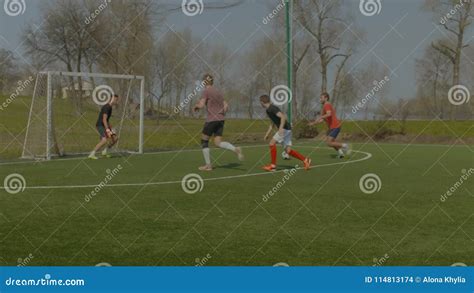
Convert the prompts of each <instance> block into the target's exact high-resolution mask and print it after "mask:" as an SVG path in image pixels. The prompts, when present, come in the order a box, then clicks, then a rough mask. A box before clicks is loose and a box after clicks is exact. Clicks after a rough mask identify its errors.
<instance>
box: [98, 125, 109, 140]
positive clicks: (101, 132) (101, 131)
mask: <svg viewBox="0 0 474 293" xmlns="http://www.w3.org/2000/svg"><path fill="white" fill-rule="evenodd" d="M96 127H97V132H99V135H100V138H107V132H106V131H105V127H104V126H102V125H97V126H96Z"/></svg>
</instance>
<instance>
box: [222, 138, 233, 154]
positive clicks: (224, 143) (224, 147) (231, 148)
mask: <svg viewBox="0 0 474 293" xmlns="http://www.w3.org/2000/svg"><path fill="white" fill-rule="evenodd" d="M219 147H220V148H222V149H226V150H229V151H233V152H235V146H233V145H232V144H230V143H228V142H227V141H223V142H221V143H220V144H219Z"/></svg>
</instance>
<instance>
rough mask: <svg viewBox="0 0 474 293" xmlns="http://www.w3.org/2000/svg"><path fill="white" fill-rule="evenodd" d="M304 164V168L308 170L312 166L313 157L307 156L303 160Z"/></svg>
mask: <svg viewBox="0 0 474 293" xmlns="http://www.w3.org/2000/svg"><path fill="white" fill-rule="evenodd" d="M303 164H304V169H305V170H306V171H308V170H309V169H310V168H311V159H310V158H306V159H305V160H304V161H303Z"/></svg>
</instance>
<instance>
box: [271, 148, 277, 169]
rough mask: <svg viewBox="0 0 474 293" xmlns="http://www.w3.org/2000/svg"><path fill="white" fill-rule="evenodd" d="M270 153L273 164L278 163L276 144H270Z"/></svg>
mask: <svg viewBox="0 0 474 293" xmlns="http://www.w3.org/2000/svg"><path fill="white" fill-rule="evenodd" d="M270 155H271V157H272V164H273V165H276V162H277V147H276V145H271V146H270Z"/></svg>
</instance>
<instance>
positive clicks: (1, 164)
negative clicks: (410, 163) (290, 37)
mask: <svg viewBox="0 0 474 293" xmlns="http://www.w3.org/2000/svg"><path fill="white" fill-rule="evenodd" d="M316 142H319V140H315V141H309V142H302V143H299V144H297V145H295V146H296V147H298V146H300V147H309V146H305V145H304V144H311V143H316ZM359 144H363V143H353V145H359ZM364 145H366V144H364ZM379 145H393V146H406V144H404V143H388V142H387V143H379ZM265 146H268V144H263V145H251V146H242V148H244V149H250V148H258V147H265ZM410 147H467V146H466V145H449V144H410ZM314 148H316V149H324V148H323V147H314ZM200 151H201V149H188V150H180V152H182V153H186V152H200ZM169 153H176V151H172V150H171V151H157V152H148V153H143V154H131V156H138V155H139V156H146V155H159V154H169ZM85 159H87V154H85V155H84V156H78V157H74V158H65V159H53V160H51V161H46V160H40V161H33V160H25V161H16V162H3V163H1V162H0V166H8V165H21V164H36V163H38V162H40V163H54V162H62V161H74V160H85Z"/></svg>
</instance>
